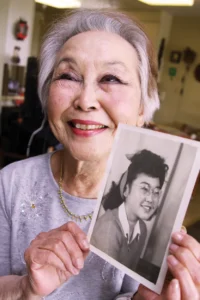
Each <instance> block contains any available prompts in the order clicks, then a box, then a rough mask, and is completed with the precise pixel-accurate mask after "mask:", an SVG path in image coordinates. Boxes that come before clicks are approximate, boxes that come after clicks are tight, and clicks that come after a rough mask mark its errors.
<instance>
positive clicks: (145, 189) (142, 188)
mask: <svg viewBox="0 0 200 300" xmlns="http://www.w3.org/2000/svg"><path fill="white" fill-rule="evenodd" d="M141 190H142V191H143V192H145V193H147V192H148V191H149V189H148V188H146V187H144V186H143V187H141Z"/></svg>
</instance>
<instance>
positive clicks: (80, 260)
mask: <svg viewBox="0 0 200 300" xmlns="http://www.w3.org/2000/svg"><path fill="white" fill-rule="evenodd" d="M76 266H77V268H79V269H82V268H83V259H82V258H77V259H76Z"/></svg>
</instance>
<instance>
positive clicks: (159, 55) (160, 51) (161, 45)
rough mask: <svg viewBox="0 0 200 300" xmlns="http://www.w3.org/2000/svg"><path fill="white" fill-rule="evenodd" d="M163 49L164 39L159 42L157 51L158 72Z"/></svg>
mask: <svg viewBox="0 0 200 300" xmlns="http://www.w3.org/2000/svg"><path fill="white" fill-rule="evenodd" d="M164 49H165V38H162V39H161V42H160V47H159V51H158V69H159V70H160V67H161V64H162V58H163V53H164Z"/></svg>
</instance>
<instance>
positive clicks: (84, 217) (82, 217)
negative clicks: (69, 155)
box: [58, 161, 93, 222]
mask: <svg viewBox="0 0 200 300" xmlns="http://www.w3.org/2000/svg"><path fill="white" fill-rule="evenodd" d="M62 182H63V163H62V161H61V168H60V180H59V182H58V186H59V189H58V195H59V199H60V204H61V206H62V208H63V210H64V211H65V212H66V214H67V215H68V216H69V217H70V218H71V219H72V220H75V221H79V222H81V221H83V220H85V221H87V220H88V219H90V220H91V219H92V215H93V212H91V213H89V214H87V215H76V214H74V213H72V212H71V211H70V210H69V208H68V207H67V205H66V204H65V201H64V199H63V194H62Z"/></svg>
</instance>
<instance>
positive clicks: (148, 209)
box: [142, 205, 151, 211]
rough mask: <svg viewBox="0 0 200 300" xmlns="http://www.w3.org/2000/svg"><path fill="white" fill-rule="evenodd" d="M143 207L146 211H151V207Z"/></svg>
mask: <svg viewBox="0 0 200 300" xmlns="http://www.w3.org/2000/svg"><path fill="white" fill-rule="evenodd" d="M142 207H143V208H144V209H145V210H146V211H150V210H151V206H146V205H142Z"/></svg>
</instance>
